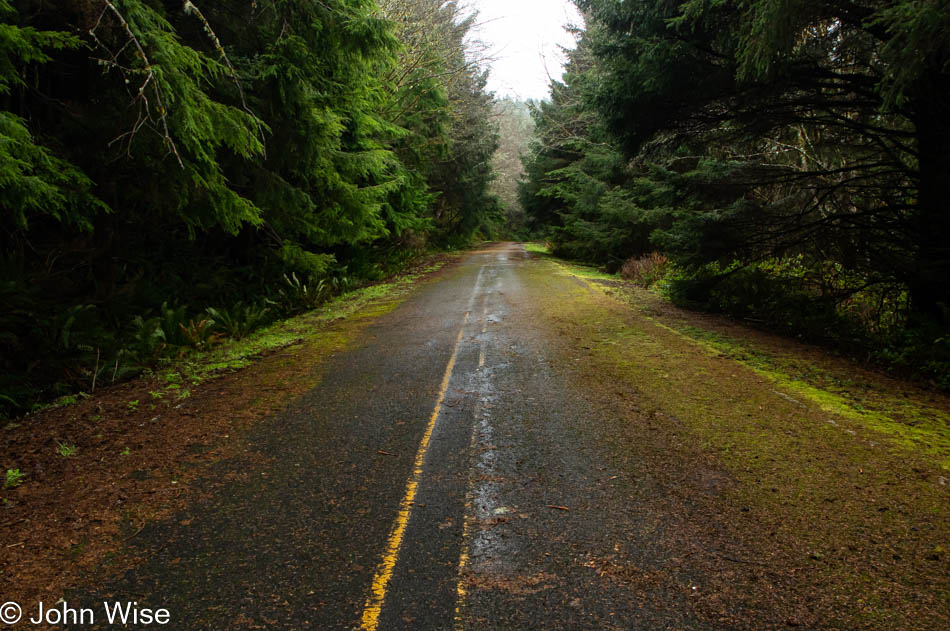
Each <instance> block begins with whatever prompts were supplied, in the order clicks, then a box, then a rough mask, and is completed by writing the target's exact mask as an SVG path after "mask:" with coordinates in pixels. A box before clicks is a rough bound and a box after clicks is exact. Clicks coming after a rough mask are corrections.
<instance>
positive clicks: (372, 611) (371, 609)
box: [360, 311, 471, 631]
mask: <svg viewBox="0 0 950 631" xmlns="http://www.w3.org/2000/svg"><path fill="white" fill-rule="evenodd" d="M469 315H471V312H470V311H469V312H466V313H465V319H464V320H462V328H461V329H459V334H458V337H457V338H456V340H455V349H454V350H453V351H452V357H450V358H449V363H448V365H447V366H446V367H445V375H444V376H443V377H442V385H441V387H440V388H439V398H438V399H437V400H436V402H435V408H434V409H433V410H432V415H431V416H430V417H429V423H428V424H427V425H426V429H425V433H423V435H422V442H421V443H419V450H418V451H417V452H416V460H415V462H414V463H413V466H412V474H411V475H410V476H409V481H408V482H407V483H406V492H405V494H404V495H403V498H402V501H401V502H400V503H399V513H398V514H397V515H396V522H395V523H394V524H393V529H392V531H391V532H390V533H389V540H388V541H387V544H386V553H385V554H383V558H382V560H381V561H380V562H379V565H378V566H377V567H376V574H375V575H374V576H373V585H372V588H371V589H370V594H369V596H368V597H367V598H366V604H365V605H364V606H363V619H362V622H361V624H360V629H363V630H364V631H375V630H376V629H377V628H378V627H379V615H380V613H381V612H382V610H383V602H385V600H386V590H387V588H388V587H389V580H390V579H391V578H392V576H393V570H394V569H395V567H396V561H397V559H398V558H399V548H400V547H401V546H402V538H403V535H405V533H406V526H407V525H408V524H409V515H410V514H411V513H412V504H413V502H414V501H415V499H416V491H417V490H418V489H419V480H420V478H421V477H422V463H423V462H424V461H425V457H426V453H427V452H428V451H429V441H430V439H431V438H432V430H433V429H435V422H436V419H438V418H439V411H440V410H441V408H442V402H443V401H444V400H445V392H446V390H448V388H449V380H450V379H451V377H452V369H453V368H455V358H456V356H458V352H459V344H461V342H462V334H463V333H464V332H465V325H466V323H468V317H469Z"/></svg>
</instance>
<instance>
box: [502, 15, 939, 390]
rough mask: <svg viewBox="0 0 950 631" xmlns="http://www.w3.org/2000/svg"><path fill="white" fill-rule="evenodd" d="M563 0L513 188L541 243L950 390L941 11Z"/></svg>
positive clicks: (701, 305)
mask: <svg viewBox="0 0 950 631" xmlns="http://www.w3.org/2000/svg"><path fill="white" fill-rule="evenodd" d="M576 4H577V5H578V7H579V8H580V9H581V10H582V13H583V15H584V19H585V22H586V24H585V25H583V26H578V27H577V28H576V29H575V32H576V35H577V40H578V45H577V48H576V49H575V50H574V51H572V52H571V53H570V54H569V58H570V61H569V66H568V72H567V73H566V74H565V75H564V78H563V81H561V82H554V83H553V84H552V87H551V100H550V101H546V102H542V103H538V104H535V105H534V108H533V116H534V120H535V125H536V130H537V140H536V142H535V143H534V145H533V146H532V148H531V150H530V151H529V152H528V154H527V155H526V157H525V171H526V173H527V177H526V180H525V182H524V183H523V184H522V186H521V191H520V199H521V202H522V204H523V206H524V210H525V212H526V214H527V218H528V223H529V226H530V227H531V228H532V229H533V230H535V231H536V234H538V235H539V236H541V237H543V238H545V239H547V240H548V241H549V242H550V244H551V246H552V250H553V252H554V253H555V254H557V255H559V256H564V257H567V258H571V259H576V260H581V261H586V262H589V263H595V264H598V265H600V266H603V267H604V268H605V269H606V270H608V271H610V272H615V271H618V270H620V271H622V273H623V274H624V275H625V276H627V277H629V278H631V279H633V280H635V281H637V282H639V283H641V284H645V285H650V284H658V285H659V287H661V288H662V290H663V291H664V292H665V293H666V295H667V296H668V297H669V298H671V299H672V300H673V301H674V302H675V303H676V304H678V305H683V306H688V307H691V308H695V309H701V310H707V311H714V312H719V313H725V314H728V315H730V316H732V317H735V318H738V319H741V320H743V321H745V322H748V323H751V324H754V325H757V326H760V327H764V328H768V329H770V330H776V331H780V332H782V333H784V334H788V335H792V336H796V337H800V338H802V339H805V340H809V341H814V342H820V343H823V344H827V345H831V346H833V347H836V348H839V349H842V350H843V351H845V352H847V353H849V354H850V355H851V356H853V357H856V358H860V359H861V360H864V361H872V362H875V363H878V364H880V365H884V366H887V367H890V368H892V369H895V370H899V371H901V372H903V373H904V374H914V375H916V376H917V377H918V378H920V379H922V380H924V381H927V382H929V383H931V384H932V385H933V386H936V387H939V388H942V389H944V390H946V389H950V280H948V279H950V249H948V246H947V240H946V239H945V237H944V235H946V234H947V233H948V229H950V223H948V222H950V212H948V209H947V199H950V194H948V188H947V187H948V185H950V184H948V183H950V170H948V169H950V166H948V165H950V160H948V159H947V155H948V151H950V123H948V121H950V109H948V107H950V106H948V102H947V100H946V98H944V97H943V96H941V95H944V94H946V93H947V92H948V90H950V52H948V48H947V47H946V45H945V44H944V42H946V41H947V39H948V37H950V9H948V8H947V7H946V6H944V5H939V4H929V5H927V6H926V7H924V6H922V5H919V4H917V3H912V2H903V1H896V2H887V3H880V2H858V3H857V4H855V3H844V2H830V3H825V4H823V5H821V6H820V7H816V6H813V5H808V6H805V5H803V4H795V3H776V2H772V1H771V0H755V1H753V2H749V3H741V4H740V3H734V2H719V3H712V4H710V3H708V2H707V3H703V2H694V1H692V0H683V1H677V2H672V3H655V2H647V1H646V0H635V1H633V2H630V1H625V2H620V1H619V0H577V2H576ZM938 235H939V236H938Z"/></svg>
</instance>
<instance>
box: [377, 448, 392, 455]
mask: <svg viewBox="0 0 950 631" xmlns="http://www.w3.org/2000/svg"><path fill="white" fill-rule="evenodd" d="M376 453H378V454H379V455H380V456H395V455H396V454H391V453H389V452H388V451H383V450H382V449H377V450H376Z"/></svg>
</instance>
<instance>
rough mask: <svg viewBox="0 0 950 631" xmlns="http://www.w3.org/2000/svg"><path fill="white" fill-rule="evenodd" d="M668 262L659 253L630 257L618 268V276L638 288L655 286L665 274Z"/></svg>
mask: <svg viewBox="0 0 950 631" xmlns="http://www.w3.org/2000/svg"><path fill="white" fill-rule="evenodd" d="M667 263H668V260H667V258H666V257H665V256H663V255H662V254H660V253H659V252H653V253H652V254H650V255H649V256H641V257H639V258H638V257H631V258H629V259H627V260H626V261H624V263H623V265H621V266H620V276H622V277H623V278H625V279H627V280H629V281H632V282H633V283H634V284H636V285H639V286H640V287H644V288H649V287H652V286H653V285H655V284H656V283H657V282H659V281H660V279H662V278H663V276H664V275H665V274H666V269H667Z"/></svg>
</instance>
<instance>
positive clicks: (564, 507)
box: [548, 504, 571, 510]
mask: <svg viewBox="0 0 950 631" xmlns="http://www.w3.org/2000/svg"><path fill="white" fill-rule="evenodd" d="M548 508H555V509H557V510H571V509H570V508H568V507H567V506H557V505H555V504H548Z"/></svg>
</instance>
